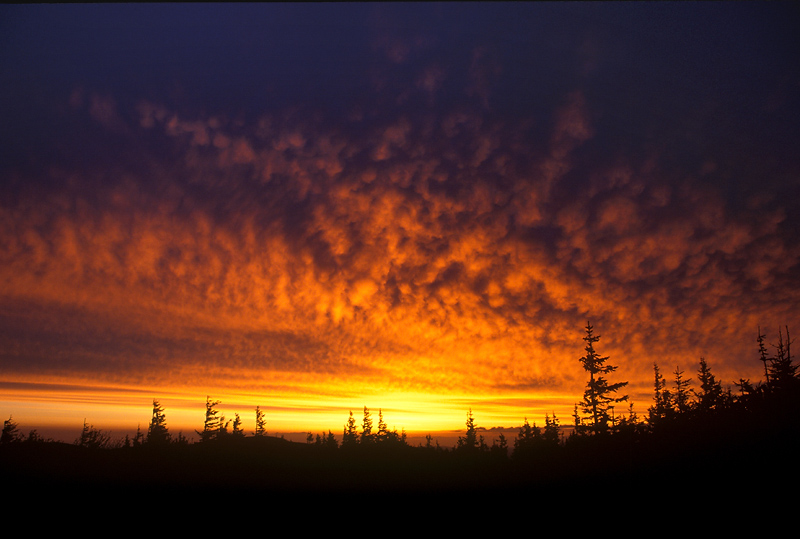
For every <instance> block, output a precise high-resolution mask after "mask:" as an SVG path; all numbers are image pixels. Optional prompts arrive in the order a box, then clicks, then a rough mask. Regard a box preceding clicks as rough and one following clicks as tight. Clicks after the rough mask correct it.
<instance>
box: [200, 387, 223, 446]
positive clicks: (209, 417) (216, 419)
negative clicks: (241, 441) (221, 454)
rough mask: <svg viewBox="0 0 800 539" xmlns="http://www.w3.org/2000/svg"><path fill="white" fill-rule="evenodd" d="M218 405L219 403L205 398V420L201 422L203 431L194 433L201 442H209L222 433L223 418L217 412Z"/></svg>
mask: <svg viewBox="0 0 800 539" xmlns="http://www.w3.org/2000/svg"><path fill="white" fill-rule="evenodd" d="M220 404H221V403H220V401H212V400H211V397H206V419H205V421H204V422H203V430H202V431H195V432H197V434H199V435H200V441H201V442H210V441H211V440H213V439H215V438H218V437H219V436H220V434H222V433H224V431H225V424H224V421H225V418H224V417H223V416H221V415H220V413H219V410H217V406H218V405H220Z"/></svg>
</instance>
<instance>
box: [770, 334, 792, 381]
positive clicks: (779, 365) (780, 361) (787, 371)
mask: <svg viewBox="0 0 800 539" xmlns="http://www.w3.org/2000/svg"><path fill="white" fill-rule="evenodd" d="M791 345H792V340H791V339H790V338H789V327H788V326H786V342H785V343H784V342H783V332H782V331H781V329H780V328H778V344H777V345H774V346H775V350H776V352H775V357H774V358H772V361H771V365H770V368H769V375H770V385H771V387H772V388H773V389H774V390H776V391H787V390H789V389H791V388H796V387H797V385H798V377H797V367H798V366H797V365H795V364H794V363H793V362H792V353H791Z"/></svg>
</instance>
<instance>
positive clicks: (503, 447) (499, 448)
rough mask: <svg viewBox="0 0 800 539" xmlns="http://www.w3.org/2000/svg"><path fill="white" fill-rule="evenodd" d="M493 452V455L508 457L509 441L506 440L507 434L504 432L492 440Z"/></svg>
mask: <svg viewBox="0 0 800 539" xmlns="http://www.w3.org/2000/svg"><path fill="white" fill-rule="evenodd" d="M491 452H492V454H493V455H497V456H498V457H500V458H503V459H505V458H507V457H508V441H507V440H506V436H505V434H503V433H502V432H501V433H500V435H499V436H498V437H497V440H494V441H493V442H492V448H491Z"/></svg>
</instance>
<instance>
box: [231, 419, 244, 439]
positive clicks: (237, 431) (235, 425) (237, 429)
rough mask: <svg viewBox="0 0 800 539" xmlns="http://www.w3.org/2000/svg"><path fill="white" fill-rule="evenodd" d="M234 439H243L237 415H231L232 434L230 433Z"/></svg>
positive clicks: (242, 431) (240, 421) (240, 422)
mask: <svg viewBox="0 0 800 539" xmlns="http://www.w3.org/2000/svg"><path fill="white" fill-rule="evenodd" d="M231 435H233V436H234V437H236V438H244V430H243V429H242V420H241V418H239V414H236V413H234V414H233V432H231Z"/></svg>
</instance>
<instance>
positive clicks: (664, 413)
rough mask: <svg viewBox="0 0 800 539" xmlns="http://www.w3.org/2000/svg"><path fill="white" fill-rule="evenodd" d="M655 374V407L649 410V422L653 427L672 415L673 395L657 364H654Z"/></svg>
mask: <svg viewBox="0 0 800 539" xmlns="http://www.w3.org/2000/svg"><path fill="white" fill-rule="evenodd" d="M653 372H654V373H655V382H654V384H653V387H654V395H653V405H652V406H651V407H650V408H648V409H647V413H648V419H647V421H648V423H650V426H651V427H653V426H655V425H657V424H658V423H659V422H660V421H662V420H664V419H667V418H669V417H670V416H671V415H672V393H671V392H670V390H669V389H667V381H666V380H665V379H664V377H663V376H662V375H661V372H660V371H659V369H658V365H657V364H656V363H653Z"/></svg>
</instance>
